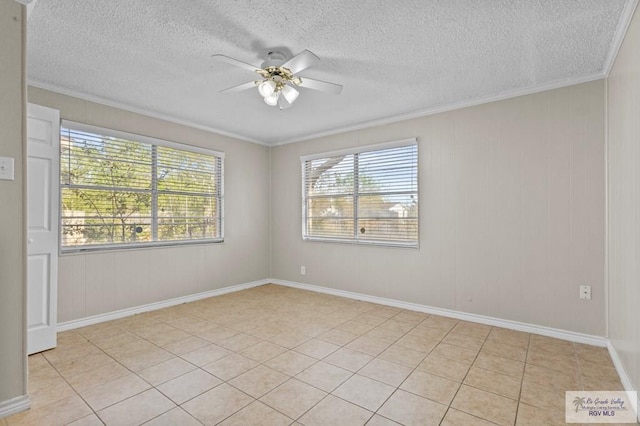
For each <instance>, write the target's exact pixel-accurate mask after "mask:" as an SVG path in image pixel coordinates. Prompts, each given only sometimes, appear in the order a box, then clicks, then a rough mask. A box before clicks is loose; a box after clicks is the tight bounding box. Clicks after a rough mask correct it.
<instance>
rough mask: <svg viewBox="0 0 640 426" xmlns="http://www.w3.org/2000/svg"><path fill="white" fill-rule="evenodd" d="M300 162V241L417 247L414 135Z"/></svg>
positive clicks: (415, 148) (416, 152) (307, 158)
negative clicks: (301, 211)
mask: <svg viewBox="0 0 640 426" xmlns="http://www.w3.org/2000/svg"><path fill="white" fill-rule="evenodd" d="M301 161H302V176H303V179H302V181H303V190H302V191H303V203H302V205H303V220H302V222H303V238H304V239H305V240H320V241H337V242H351V243H362V244H380V245H392V246H405V247H418V144H417V142H416V140H415V139H410V140H404V141H398V142H391V143H387V144H381V145H376V146H370V147H360V148H357V149H352V150H345V151H336V152H330V153H325V154H317V155H310V156H304V157H301Z"/></svg>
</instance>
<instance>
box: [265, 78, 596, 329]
mask: <svg viewBox="0 0 640 426" xmlns="http://www.w3.org/2000/svg"><path fill="white" fill-rule="evenodd" d="M604 90H605V83H604V81H603V80H600V81H596V82H591V83H586V84H581V85H576V86H571V87H566V88H562V89H558V90H553V91H548V92H543V93H538V94H534V95H528V96H523V97H519V98H514V99H509V100H505V101H499V102H494V103H490V104H485V105H481V106H476V107H472V108H466V109H461V110H457V111H451V112H446V113H442V114H438V115H434V116H429V117H422V118H417V119H412V120H407V121H404V122H400V123H395V124H390V125H386V126H378V127H374V128H369V129H365V130H360V131H354V132H349V133H344V134H340V135H335V136H330V137H324V138H319V139H315V140H310V141H305V142H301V143H296V144H289V145H284V146H281V147H277V148H274V149H273V150H272V153H271V157H272V160H271V181H272V185H271V194H272V200H271V205H272V210H271V211H272V213H271V216H272V222H271V235H272V250H271V252H272V276H273V277H274V278H279V279H284V280H290V281H297V282H304V283H309V284H315V285H320V286H325V287H330V288H336V289H341V290H347V291H353V292H357V293H364V294H367V295H374V296H380V297H386V298H391V299H397V300H401V301H408V302H414V303H418V304H423V305H429V306H434V307H439V308H448V309H454V310H458V311H464V312H469V313H476V314H482V315H488V316H492V317H497V318H502V319H508V320H514V321H522V322H526V323H531V324H536V325H541V326H550V327H556V328H560V329H565V330H570V331H575V332H583V333H588V334H592V335H599V336H604V335H605V332H606V330H605V303H604V300H605V294H604V246H605V244H604V238H605V219H604V216H605V191H604V187H605V169H604V164H605V160H604V147H605V145H604V132H605V126H604V118H605V112H604V97H605V91H604ZM409 137H417V138H418V141H419V156H420V159H419V161H420V249H419V250H413V249H398V248H380V247H363V246H353V245H344V244H335V243H334V244H332V243H320V242H304V241H302V238H301V221H302V220H301V172H300V159H299V157H300V156H301V155H307V154H312V153H318V152H324V151H330V150H335V149H341V148H347V147H353V146H358V145H369V144H375V143H377V142H385V141H391V140H398V139H403V138H409ZM301 265H305V266H306V275H305V276H301V275H300V273H299V272H300V266H301ZM581 284H586V285H590V286H592V294H593V299H592V300H591V301H581V300H579V299H578V286H579V285H581Z"/></svg>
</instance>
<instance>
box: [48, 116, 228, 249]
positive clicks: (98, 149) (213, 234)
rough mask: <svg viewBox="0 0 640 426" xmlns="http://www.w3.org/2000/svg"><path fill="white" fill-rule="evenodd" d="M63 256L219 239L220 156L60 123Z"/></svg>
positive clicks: (160, 142)
mask: <svg viewBox="0 0 640 426" xmlns="http://www.w3.org/2000/svg"><path fill="white" fill-rule="evenodd" d="M60 140H61V143H60V185H61V218H62V226H61V247H62V250H63V251H75V250H81V249H103V248H110V247H127V246H145V245H154V244H162V243H164V244H167V243H179V242H193V241H222V239H223V213H222V212H223V155H220V154H219V153H215V152H211V153H210V154H209V153H206V151H204V150H202V149H197V152H194V151H191V150H189V148H188V147H186V146H184V149H182V147H181V146H179V145H177V144H173V143H171V142H165V141H158V140H154V139H151V138H146V137H143V136H136V135H128V134H124V133H122V132H116V131H110V130H108V129H102V128H93V127H91V126H87V125H82V124H76V123H71V122H66V121H63V123H62V126H61V130H60Z"/></svg>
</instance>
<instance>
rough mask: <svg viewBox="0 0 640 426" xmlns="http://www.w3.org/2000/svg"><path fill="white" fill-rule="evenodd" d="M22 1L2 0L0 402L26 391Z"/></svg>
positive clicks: (0, 85)
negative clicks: (9, 162) (10, 174)
mask: <svg viewBox="0 0 640 426" xmlns="http://www.w3.org/2000/svg"><path fill="white" fill-rule="evenodd" d="M24 13H25V11H24V7H23V6H21V5H20V4H18V3H16V2H14V1H13V0H0V40H1V42H0V64H2V65H0V156H1V157H12V158H14V159H15V180H14V181H6V180H0V205H2V208H0V224H1V225H0V404H2V402H4V401H7V400H10V399H12V398H15V397H18V396H21V395H24V394H26V388H25V386H26V383H25V370H26V366H25V362H26V355H25V348H24V340H23V330H24V290H23V289H24V287H25V282H24V281H25V280H24V266H23V262H24V241H25V238H24V236H25V231H24V215H23V212H24V206H23V183H24V180H23V176H22V154H23V152H22V148H23V145H24V144H23V141H24V134H23V123H24V120H25V118H24V108H25V101H24V79H23V75H24V64H23V58H24V34H25V30H24V22H23V14H24Z"/></svg>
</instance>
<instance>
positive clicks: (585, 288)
mask: <svg viewBox="0 0 640 426" xmlns="http://www.w3.org/2000/svg"><path fill="white" fill-rule="evenodd" d="M580 299H582V300H591V286H590V285H581V286H580Z"/></svg>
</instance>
